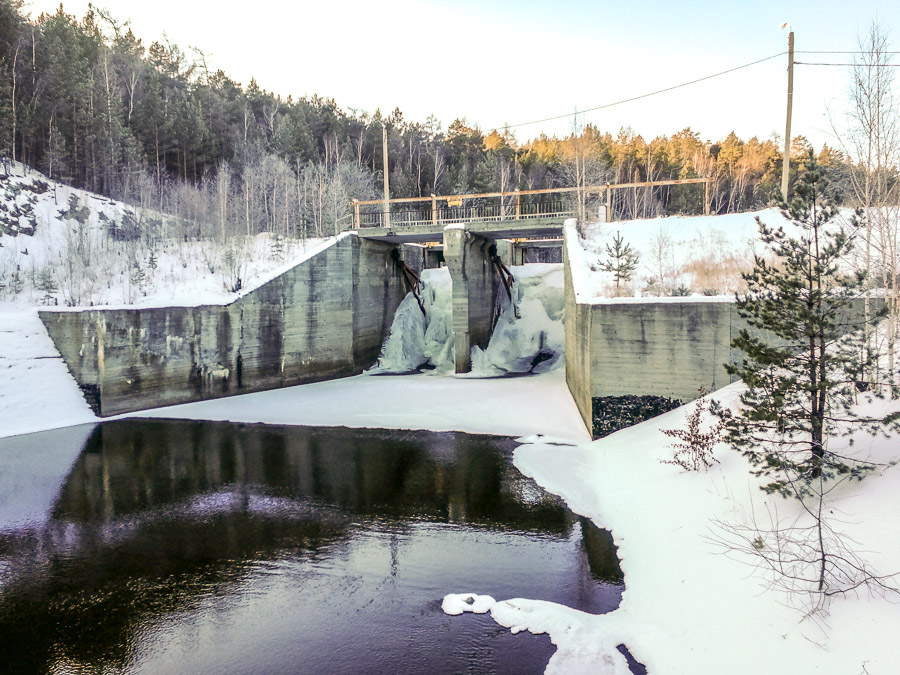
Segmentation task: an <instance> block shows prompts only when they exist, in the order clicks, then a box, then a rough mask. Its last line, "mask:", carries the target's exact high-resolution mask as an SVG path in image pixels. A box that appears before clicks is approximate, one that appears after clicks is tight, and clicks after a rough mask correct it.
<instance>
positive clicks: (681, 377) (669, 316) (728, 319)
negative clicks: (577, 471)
mask: <svg viewBox="0 0 900 675" xmlns="http://www.w3.org/2000/svg"><path fill="white" fill-rule="evenodd" d="M564 237H565V242H564V246H563V250H564V254H565V298H566V307H565V329H566V382H567V384H568V387H569V391H570V392H571V394H572V397H573V399H574V400H575V403H576V405H577V406H578V410H579V412H580V413H581V416H582V419H584V423H585V426H586V427H587V428H588V430H590V431H591V433H592V435H593V436H594V437H599V436H603V435H606V434H608V433H612V432H613V431H616V430H617V429H620V428H623V427H625V426H629V425H631V424H635V423H638V422H641V421H643V420H645V419H649V418H650V417H654V416H656V415H659V414H661V413H663V412H666V411H667V410H670V409H672V408H674V407H677V406H678V405H681V404H683V403H685V402H687V401H691V400H693V399H695V398H697V396H698V391H699V389H700V388H701V387H703V388H704V389H705V390H706V391H710V392H711V391H715V390H716V389H720V388H722V387H724V386H726V385H728V384H730V383H731V382H733V381H735V378H733V377H731V376H729V375H728V373H727V372H726V370H725V365H724V364H725V363H737V362H738V361H739V359H741V358H743V356H744V354H743V352H741V351H740V350H737V349H733V348H732V347H731V342H732V340H733V339H734V337H736V336H737V334H738V332H739V331H740V330H741V329H744V328H746V329H748V330H749V331H750V332H751V334H754V333H755V334H757V335H758V334H759V333H760V331H759V330H758V329H754V328H751V327H750V326H749V325H748V324H747V322H746V321H745V320H744V319H742V318H741V317H740V316H739V315H738V313H737V308H736V306H735V303H734V301H733V300H730V299H721V300H720V299H714V298H697V299H694V300H691V299H689V298H660V299H655V300H644V299H640V298H628V299H626V298H622V299H620V300H611V301H610V300H603V301H599V302H598V301H594V302H586V301H582V302H579V301H578V293H577V288H576V286H577V279H575V280H574V283H573V272H572V268H573V261H574V259H575V258H576V256H578V255H579V253H578V248H577V247H580V243H578V241H577V237H578V234H577V232H576V231H575V230H574V228H573V227H570V226H568V225H567V226H566V228H565V231H564ZM574 262H575V263H576V264H577V261H574ZM875 304H876V305H879V306H880V303H875ZM847 311H848V315H847V317H846V318H844V321H845V322H846V323H847V325H852V324H858V323H859V322H860V321H861V320H862V316H863V306H862V302H861V301H859V302H856V303H854V305H853V306H852V307H851V308H849V309H848V310H847ZM873 311H875V310H874V309H873ZM765 339H766V341H768V342H770V343H777V342H778V338H777V337H775V336H774V335H771V334H768V335H766V336H765Z"/></svg>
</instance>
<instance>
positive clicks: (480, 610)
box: [441, 593, 497, 616]
mask: <svg viewBox="0 0 900 675" xmlns="http://www.w3.org/2000/svg"><path fill="white" fill-rule="evenodd" d="M495 604H497V601H496V600H494V599H493V598H492V597H491V596H489V595H478V594H477V593H449V594H447V595H445V596H444V601H443V602H442V603H441V609H442V610H444V614H449V615H450V616H458V615H460V614H464V613H465V612H472V613H473V614H487V613H488V612H490V611H491V608H492V607H493V606H494V605H495Z"/></svg>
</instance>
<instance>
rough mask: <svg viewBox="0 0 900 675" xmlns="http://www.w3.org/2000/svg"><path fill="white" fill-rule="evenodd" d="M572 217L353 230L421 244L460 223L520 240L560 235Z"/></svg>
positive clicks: (476, 230)
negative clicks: (568, 219) (567, 220)
mask: <svg viewBox="0 0 900 675" xmlns="http://www.w3.org/2000/svg"><path fill="white" fill-rule="evenodd" d="M570 217H571V216H568V215H567V216H556V217H552V218H522V219H521V220H513V219H509V220H470V221H466V222H460V223H453V222H448V221H441V222H440V223H439V224H438V225H436V226H435V225H433V224H431V223H428V224H423V225H401V224H397V225H393V226H392V227H390V228H387V227H361V228H359V229H357V230H355V231H356V232H357V233H359V236H360V237H364V238H366V239H374V240H377V241H387V242H391V243H394V244H411V243H418V244H422V243H425V242H439V241H442V240H443V237H444V228H445V227H448V226H451V227H452V226H461V227H464V228H465V229H466V230H467V231H469V232H472V233H474V234H477V235H479V236H482V237H485V238H486V239H520V238H530V237H559V236H560V235H561V234H562V226H563V223H564V222H565V221H566V219H567V218H570Z"/></svg>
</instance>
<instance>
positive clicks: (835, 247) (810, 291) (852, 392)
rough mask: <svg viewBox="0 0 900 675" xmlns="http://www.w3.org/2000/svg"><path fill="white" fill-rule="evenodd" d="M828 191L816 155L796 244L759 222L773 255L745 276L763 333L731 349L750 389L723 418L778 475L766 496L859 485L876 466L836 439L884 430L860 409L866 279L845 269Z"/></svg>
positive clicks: (801, 187) (796, 212)
mask: <svg viewBox="0 0 900 675" xmlns="http://www.w3.org/2000/svg"><path fill="white" fill-rule="evenodd" d="M826 185H827V181H826V179H825V175H824V171H823V169H821V168H820V167H819V166H818V165H817V163H816V161H815V158H814V157H812V155H810V159H809V163H808V166H807V169H806V171H805V172H804V173H803V175H802V176H800V178H799V181H798V185H797V187H796V196H795V197H794V199H793V200H792V201H791V203H790V204H789V205H784V206H783V207H782V208H783V211H784V213H785V215H786V216H788V217H790V219H791V220H792V221H793V222H794V223H795V225H796V227H797V230H798V231H799V236H798V237H796V238H794V237H791V236H789V235H788V234H786V233H785V232H784V229H783V228H779V229H777V230H774V229H772V228H770V227H768V226H766V225H765V224H764V223H763V222H762V221H760V220H759V218H757V222H758V224H759V231H760V236H761V239H762V241H763V242H764V243H765V244H766V245H767V247H768V249H769V251H770V253H771V254H772V258H771V261H770V260H767V259H766V258H764V257H760V256H756V259H755V264H754V268H753V270H752V271H750V272H749V273H746V274H744V275H743V276H744V279H745V281H746V282H747V292H746V294H745V295H741V296H738V298H737V311H738V314H739V315H740V316H741V317H743V318H744V319H746V321H747V323H748V324H749V325H750V326H751V327H753V328H755V329H759V330H758V331H754V332H753V333H751V332H750V331H749V330H747V329H743V330H741V331H740V333H739V334H738V336H737V337H736V338H735V339H734V341H733V342H732V346H733V347H736V348H738V349H740V350H741V351H743V352H744V354H745V356H744V358H743V360H742V361H741V362H740V363H736V364H731V365H727V366H726V368H727V369H728V372H729V373H731V374H732V375H736V376H738V377H739V378H741V379H742V380H743V381H744V383H745V384H746V385H747V389H746V391H745V392H744V393H743V394H742V395H741V410H740V412H739V413H737V414H730V413H728V412H727V411H726V412H724V413H723V414H724V418H725V419H724V421H725V424H726V429H727V432H728V440H729V441H730V442H731V444H732V445H734V446H735V447H737V448H738V449H740V450H741V451H742V452H743V454H744V455H745V456H746V457H748V458H749V460H750V462H751V463H752V464H753V465H754V466H755V467H756V473H757V474H762V475H767V476H771V477H772V478H773V480H772V482H771V483H770V484H769V485H767V486H766V487H765V488H764V489H765V490H766V491H769V492H778V493H781V494H785V495H789V494H790V495H794V496H797V497H802V496H803V495H804V494H808V493H809V487H810V485H811V483H812V482H813V481H814V480H816V479H819V480H820V482H821V481H822V480H828V479H830V478H835V477H837V476H839V475H841V476H844V477H851V478H860V477H861V476H862V475H863V473H864V472H865V471H866V470H868V469H869V468H871V467H869V466H867V465H864V464H859V463H855V462H853V461H852V460H850V459H847V458H844V457H840V456H837V455H836V454H834V453H831V452H829V450H828V443H827V437H828V433H829V431H833V430H834V429H835V428H836V427H837V426H838V425H840V424H842V423H846V422H857V423H863V424H870V425H876V424H878V423H879V421H878V420H870V419H863V418H860V417H859V416H858V415H857V414H856V413H855V411H854V409H853V404H854V403H855V398H856V395H857V394H858V392H859V390H860V389H862V388H864V387H865V386H866V385H864V384H863V383H864V376H865V375H864V373H865V371H866V368H867V366H868V365H869V364H868V363H867V357H866V356H865V355H864V354H863V353H862V350H861V349H860V344H859V339H858V338H859V336H860V334H861V333H862V330H863V327H864V319H863V317H862V312H859V313H858V315H855V313H854V311H853V307H852V306H851V303H852V301H853V300H854V299H855V298H856V297H858V296H860V295H861V290H862V285H863V280H864V277H865V273H864V272H863V271H860V272H858V273H856V274H852V275H849V274H845V273H844V272H843V271H842V260H843V259H844V258H845V257H846V255H847V253H848V252H849V251H850V248H851V245H852V242H851V239H850V237H848V235H847V234H846V233H845V232H844V231H843V230H842V229H841V228H840V227H839V226H838V225H837V223H835V222H834V218H835V216H836V215H837V211H836V209H835V208H834V207H832V206H830V205H828V204H826V203H823V199H822V195H823V194H824V191H825V188H826Z"/></svg>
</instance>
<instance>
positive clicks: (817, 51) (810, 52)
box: [794, 49, 900, 54]
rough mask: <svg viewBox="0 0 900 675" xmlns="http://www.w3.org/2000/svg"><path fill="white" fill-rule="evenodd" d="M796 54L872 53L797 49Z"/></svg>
mask: <svg viewBox="0 0 900 675" xmlns="http://www.w3.org/2000/svg"><path fill="white" fill-rule="evenodd" d="M794 53H795V54H871V53H872V52H864V51H855V52H834V51H824V50H809V49H797V50H795V51H794ZM877 53H878V54H900V52H877Z"/></svg>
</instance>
